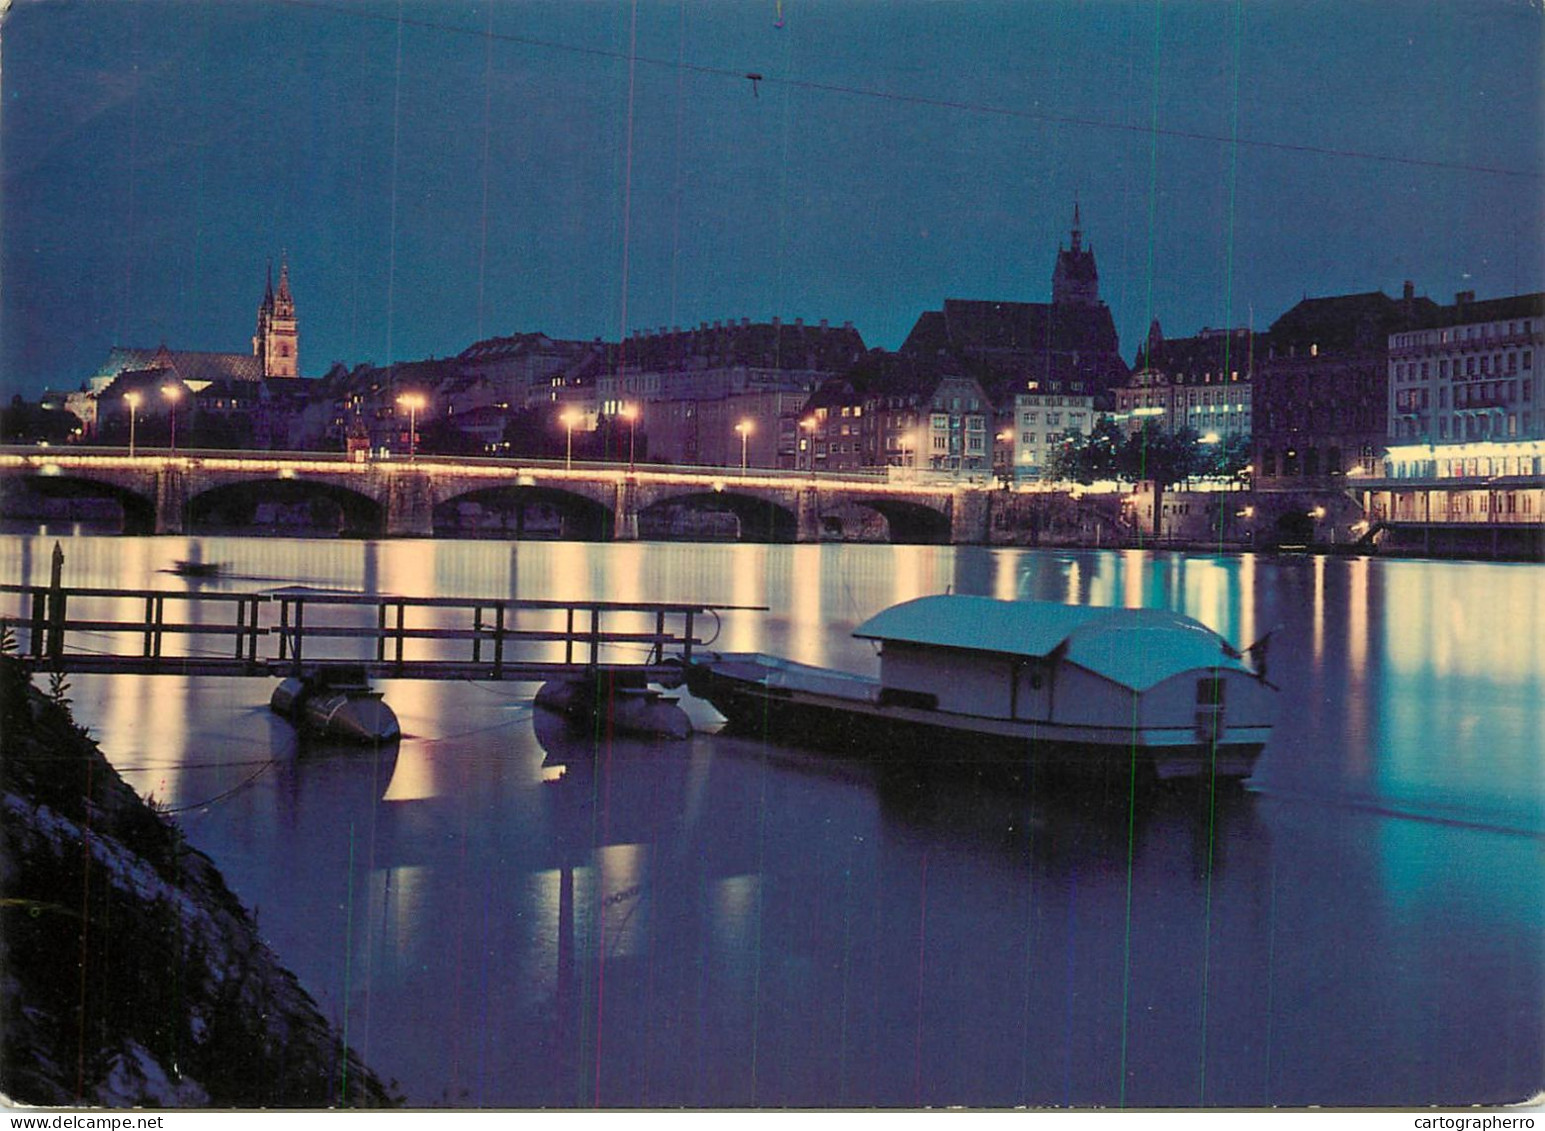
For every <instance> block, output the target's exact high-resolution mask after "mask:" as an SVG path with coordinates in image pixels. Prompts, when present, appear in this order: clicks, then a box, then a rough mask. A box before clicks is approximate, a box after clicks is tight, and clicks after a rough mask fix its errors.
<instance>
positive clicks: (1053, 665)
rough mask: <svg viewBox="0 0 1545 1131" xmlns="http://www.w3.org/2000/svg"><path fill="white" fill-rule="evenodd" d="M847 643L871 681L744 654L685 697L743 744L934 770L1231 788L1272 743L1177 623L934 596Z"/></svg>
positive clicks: (1211, 642) (1235, 665) (703, 663)
mask: <svg viewBox="0 0 1545 1131" xmlns="http://www.w3.org/2000/svg"><path fill="white" fill-rule="evenodd" d="M853 635H854V636H856V637H859V638H861V639H867V640H874V641H877V642H878V643H879V645H880V648H881V652H880V674H879V677H878V678H873V677H868V676H862V675H856V674H853V673H849V672H840V671H832V670H830V669H825V668H816V667H811V666H809V665H804V664H796V663H791V662H790V661H787V660H783V659H779V658H777V657H771V656H764V655H758V654H746V653H742V654H729V655H709V656H707V657H704V658H700V659H698V660H696V661H695V662H694V663H693V664H692V665H691V666H690V667H689V669H688V673H687V686H688V689H689V690H690V691H692V692H693V694H695V695H697V696H699V697H700V698H703V699H707V700H708V701H709V702H710V703H712V704H713V705H714V706H715V707H716V708H717V709H718V710H719V711H720V713H722V714H723V715H724V716H725V717H726V719H727V720H729V722H730V724H731V725H732V726H735V727H738V728H739V729H742V730H745V729H756V730H757V731H759V732H762V733H769V734H774V735H781V736H786V737H789V738H792V739H795V740H797V741H800V742H803V743H809V744H813V745H819V746H826V747H830V746H837V747H841V748H869V749H874V750H878V751H880V752H881V753H882V754H884V755H887V756H895V757H901V756H911V757H917V758H923V759H927V760H930V761H933V760H937V761H943V760H945V759H951V760H955V759H959V760H963V761H972V762H1000V763H1006V764H1008V765H1010V766H1011V767H1023V766H1026V765H1027V764H1028V762H1029V761H1030V760H1032V759H1033V760H1038V761H1042V762H1047V763H1052V764H1059V765H1063V766H1080V765H1091V764H1100V763H1104V764H1107V765H1108V764H1110V763H1112V762H1114V763H1115V764H1117V765H1118V766H1126V765H1130V764H1133V763H1137V764H1139V765H1142V766H1145V767H1150V768H1151V769H1152V771H1153V772H1154V774H1156V775H1157V776H1158V777H1159V778H1162V779H1168V778H1183V777H1202V776H1211V775H1216V776H1220V777H1231V778H1242V777H1247V776H1248V775H1249V774H1250V773H1251V772H1252V771H1253V769H1254V766H1255V762H1256V759H1257V757H1258V756H1259V755H1260V752H1261V749H1262V747H1263V746H1265V744H1266V740H1267V738H1268V737H1269V736H1270V733H1271V724H1272V721H1273V715H1274V710H1275V703H1276V688H1275V687H1274V686H1273V685H1272V684H1270V683H1268V682H1267V680H1266V678H1265V675H1264V672H1263V671H1261V670H1259V669H1258V667H1257V666H1255V665H1252V664H1251V663H1248V662H1246V658H1245V656H1246V654H1242V653H1240V652H1239V651H1236V650H1235V649H1234V648H1232V647H1230V646H1229V644H1228V642H1227V641H1225V640H1224V639H1223V638H1222V637H1221V636H1219V635H1218V634H1217V633H1216V632H1214V631H1213V630H1212V629H1210V628H1208V627H1206V626H1205V625H1203V624H1201V623H1200V622H1198V621H1196V620H1193V619H1192V618H1190V617H1186V616H1181V615H1180V614H1178V613H1171V612H1167V611H1163V610H1155V609H1110V608H1088V607H1083V606H1073V605H1059V604H1054V603H1047V602H1036V601H999V600H993V599H991V598H986V597H965V596H934V597H922V598H919V599H917V600H914V601H908V602H905V603H904V604H900V605H896V606H893V607H892V608H889V609H886V610H885V611H884V612H881V613H879V614H877V615H876V616H874V617H871V618H870V619H869V620H867V621H865V622H864V623H863V624H861V625H859V626H858V628H857V629H855V630H854V633H853ZM1256 654H1257V655H1258V654H1259V653H1258V652H1257V653H1256ZM941 744H947V745H945V746H944V748H943V750H940V749H939V748H940V746H941Z"/></svg>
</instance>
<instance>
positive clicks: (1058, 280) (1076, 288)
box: [1051, 196, 1100, 306]
mask: <svg viewBox="0 0 1545 1131" xmlns="http://www.w3.org/2000/svg"><path fill="white" fill-rule="evenodd" d="M1051 301H1052V304H1053V305H1054V306H1098V305H1100V273H1099V271H1098V270H1097V269H1096V268H1095V265H1094V252H1093V251H1092V250H1090V249H1089V248H1087V247H1085V246H1084V225H1083V217H1082V216H1081V215H1080V214H1079V208H1078V197H1077V196H1074V197H1073V246H1072V247H1071V248H1064V249H1062V250H1060V251H1058V252H1057V265H1056V267H1055V268H1054V269H1053V270H1052V274H1051Z"/></svg>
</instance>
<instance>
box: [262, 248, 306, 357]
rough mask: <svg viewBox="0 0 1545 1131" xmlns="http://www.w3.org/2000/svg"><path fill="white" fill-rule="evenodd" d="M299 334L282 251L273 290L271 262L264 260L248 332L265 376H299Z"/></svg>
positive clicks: (286, 264)
mask: <svg viewBox="0 0 1545 1131" xmlns="http://www.w3.org/2000/svg"><path fill="white" fill-rule="evenodd" d="M299 345H300V341H299V334H298V332H297V326H296V322H295V300H294V298H292V297H291V295H290V263H289V256H288V255H285V256H284V257H283V258H282V259H281V260H280V265H279V291H278V293H277V294H275V293H274V264H273V261H272V260H269V263H268V283H267V286H265V287H264V289H263V301H262V303H261V304H260V305H259V306H258V318H257V333H256V334H254V335H253V336H252V353H253V356H255V357H256V358H257V359H258V363H259V365H260V366H261V367H262V371H263V376H265V377H296V376H299V373H300V370H299V356H298V355H299Z"/></svg>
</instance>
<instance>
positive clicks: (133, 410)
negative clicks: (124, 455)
mask: <svg viewBox="0 0 1545 1131" xmlns="http://www.w3.org/2000/svg"><path fill="white" fill-rule="evenodd" d="M140 399H141V398H140V395H139V393H137V392H133V393H125V394H124V395H123V401H124V403H125V404H126V405H128V406H129V458H130V459H133V458H134V417H135V416H136V415H137V414H138V410H139V402H140Z"/></svg>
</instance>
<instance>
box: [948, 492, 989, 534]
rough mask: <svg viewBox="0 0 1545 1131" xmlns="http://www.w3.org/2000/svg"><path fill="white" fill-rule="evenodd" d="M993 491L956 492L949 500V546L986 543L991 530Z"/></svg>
mask: <svg viewBox="0 0 1545 1131" xmlns="http://www.w3.org/2000/svg"><path fill="white" fill-rule="evenodd" d="M995 493H996V492H993V491H960V490H957V491H956V492H955V494H954V496H953V497H952V498H951V499H950V545H951V546H974V545H981V544H984V543H986V541H987V536H988V533H989V531H990V529H991V526H990V520H991V513H992V497H993V495H994V494H995Z"/></svg>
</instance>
